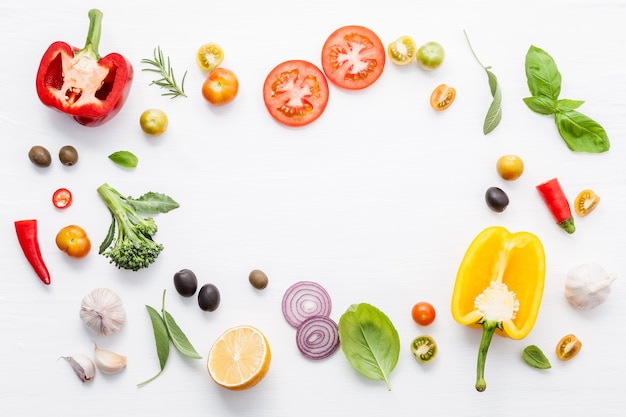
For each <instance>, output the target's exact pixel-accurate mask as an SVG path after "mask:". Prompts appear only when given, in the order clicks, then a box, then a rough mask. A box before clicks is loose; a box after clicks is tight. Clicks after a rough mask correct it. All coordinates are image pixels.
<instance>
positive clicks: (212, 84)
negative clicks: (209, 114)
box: [202, 68, 239, 106]
mask: <svg viewBox="0 0 626 417" xmlns="http://www.w3.org/2000/svg"><path fill="white" fill-rule="evenodd" d="M238 91H239V80H238V79H237V76H236V75H235V73H234V72H232V71H231V70H229V69H226V68H216V69H214V70H213V71H211V72H210V73H209V76H208V77H207V79H206V81H204V84H202V96H203V97H204V98H205V99H206V101H208V102H209V103H211V104H213V105H214V106H223V105H224V104H228V103H230V102H231V101H233V100H234V99H235V97H237V92H238Z"/></svg>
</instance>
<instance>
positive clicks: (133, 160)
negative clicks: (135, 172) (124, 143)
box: [109, 151, 139, 168]
mask: <svg viewBox="0 0 626 417" xmlns="http://www.w3.org/2000/svg"><path fill="white" fill-rule="evenodd" d="M109 159H110V160H111V161H113V162H115V163H116V164H117V165H119V166H121V167H124V168H135V167H137V164H138V163H139V159H138V158H137V157H136V156H135V154H133V153H132V152H129V151H117V152H113V153H112V154H111V155H109Z"/></svg>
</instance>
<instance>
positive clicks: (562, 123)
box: [554, 110, 611, 153]
mask: <svg viewBox="0 0 626 417" xmlns="http://www.w3.org/2000/svg"><path fill="white" fill-rule="evenodd" d="M554 119H555V122H556V126H557V128H558V130H559V134H560V135H561V137H562V138H563V140H564V141H565V143H566V144H567V147H568V148H570V149H571V150H572V151H575V152H589V153H601V152H606V151H608V150H609V148H610V147H611V144H610V143H609V138H608V135H607V133H606V131H605V130H604V128H603V127H602V126H600V124H598V122H596V121H595V120H593V119H591V118H590V117H587V116H585V115H584V114H582V113H580V112H577V111H576V110H568V111H563V112H558V113H556V114H555V115H554Z"/></svg>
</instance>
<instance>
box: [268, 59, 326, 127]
mask: <svg viewBox="0 0 626 417" xmlns="http://www.w3.org/2000/svg"><path fill="white" fill-rule="evenodd" d="M263 101H264V102H265V107H267V110H268V111H269V113H270V115H271V116H272V117H273V118H274V119H275V120H276V121H278V122H280V123H282V124H284V125H287V126H292V127H299V126H304V125H307V124H309V123H311V122H313V121H314V120H316V119H317V118H318V117H320V116H321V115H322V113H323V112H324V109H325V108H326V104H328V82H327V81H326V77H325V76H324V73H323V72H322V71H321V70H320V69H319V68H318V67H317V66H315V64H312V63H310V62H308V61H303V60H297V59H296V60H290V61H285V62H283V63H281V64H278V65H277V66H276V67H275V68H274V69H273V70H272V71H270V73H269V74H268V75H267V77H266V78H265V83H264V84H263Z"/></svg>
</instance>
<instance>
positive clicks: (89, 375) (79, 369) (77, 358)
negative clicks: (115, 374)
mask: <svg viewBox="0 0 626 417" xmlns="http://www.w3.org/2000/svg"><path fill="white" fill-rule="evenodd" d="M62 358H63V359H65V360H66V361H68V362H69V363H70V365H72V369H73V370H74V373H75V374H76V376H77V377H78V378H79V379H80V380H81V381H83V382H89V381H92V380H93V378H94V376H96V367H95V365H94V363H93V361H92V360H91V358H90V357H89V356H87V355H83V354H82V353H76V354H74V355H72V356H62Z"/></svg>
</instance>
